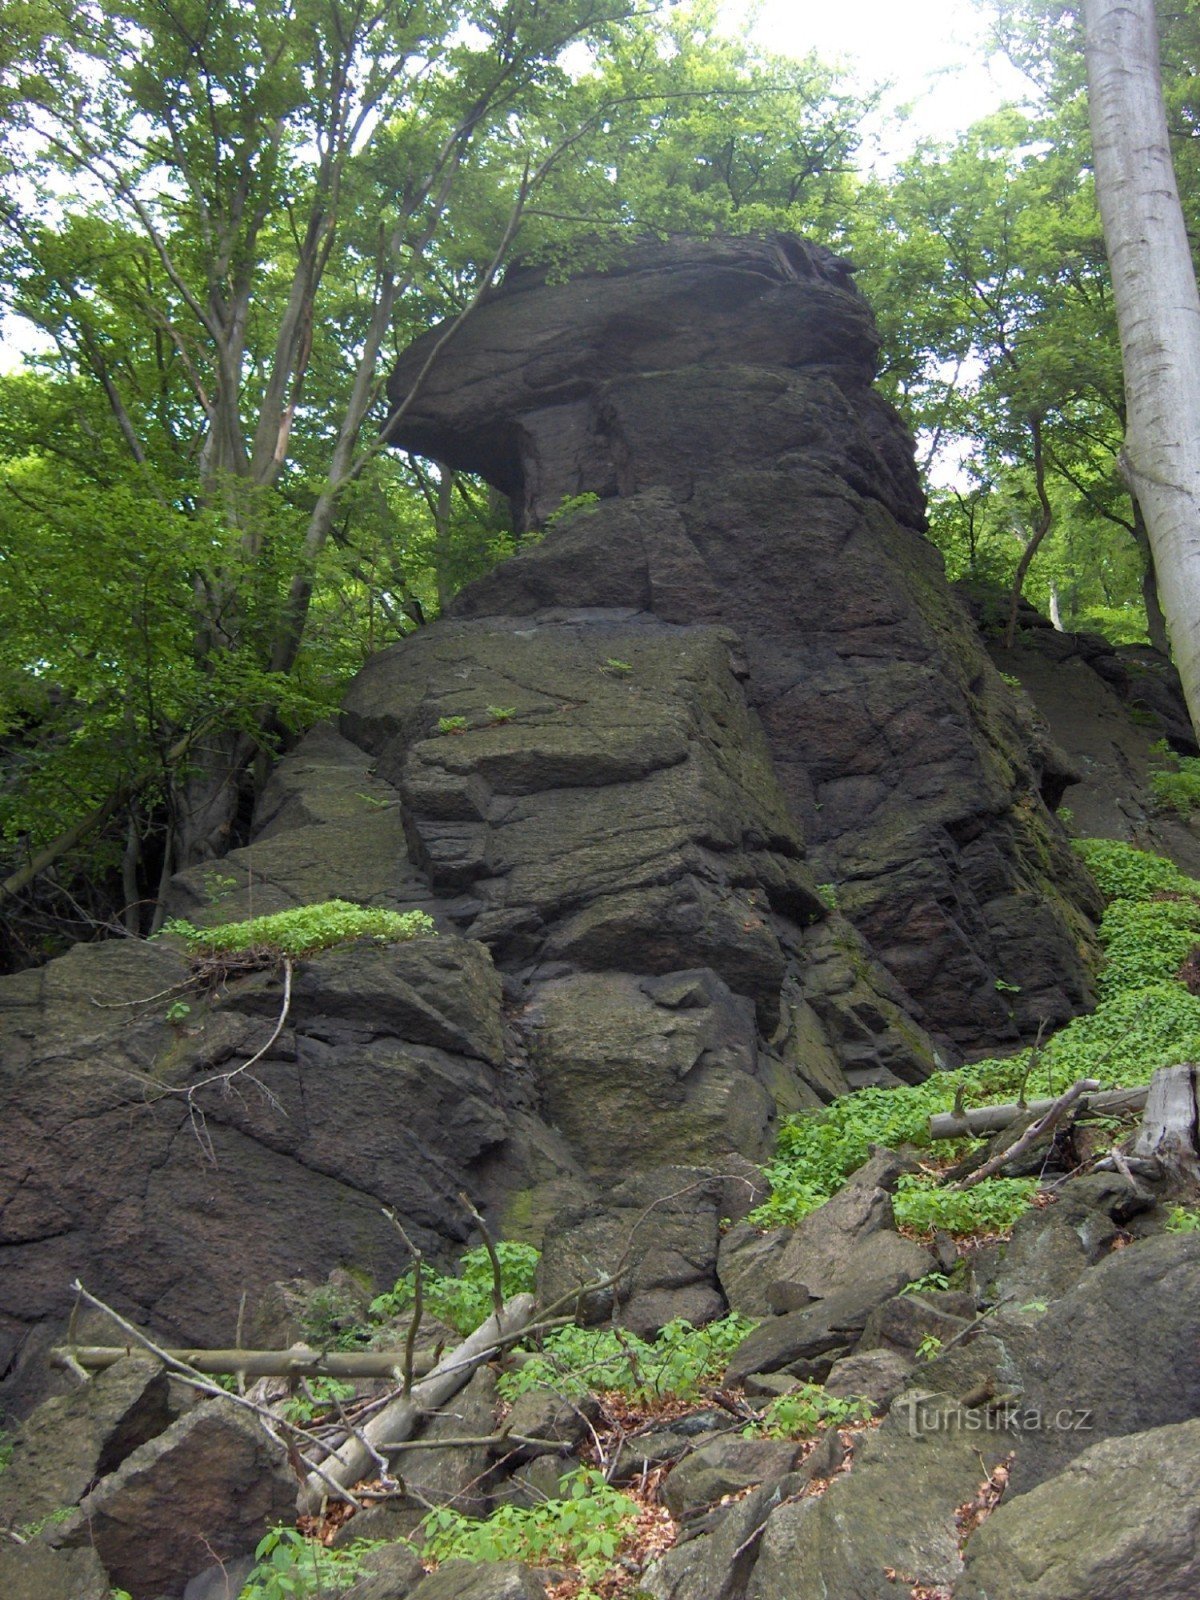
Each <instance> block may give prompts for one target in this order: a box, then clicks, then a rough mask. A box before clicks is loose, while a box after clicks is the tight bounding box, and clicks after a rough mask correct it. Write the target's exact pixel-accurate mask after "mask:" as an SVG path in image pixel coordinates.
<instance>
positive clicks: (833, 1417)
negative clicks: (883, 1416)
mask: <svg viewBox="0 0 1200 1600" xmlns="http://www.w3.org/2000/svg"><path fill="white" fill-rule="evenodd" d="M874 1413H875V1407H874V1406H873V1405H872V1403H871V1401H870V1400H868V1399H867V1398H866V1397H865V1396H864V1395H845V1396H842V1395H835V1394H830V1393H829V1391H828V1390H827V1389H825V1388H823V1387H822V1385H821V1384H819V1383H802V1384H801V1385H800V1387H799V1388H798V1389H794V1390H793V1391H792V1393H791V1394H781V1395H780V1396H779V1398H778V1399H776V1400H772V1401H771V1403H770V1405H769V1406H768V1407H767V1409H766V1410H765V1411H764V1412H763V1415H762V1418H761V1419H760V1421H758V1422H755V1423H751V1425H750V1426H749V1427H748V1428H744V1429H743V1430H742V1432H743V1437H745V1438H747V1439H756V1438H758V1439H811V1438H812V1436H813V1434H814V1433H820V1432H821V1430H822V1429H824V1428H842V1427H847V1426H849V1425H851V1424H853V1423H856V1422H867V1421H869V1420H870V1418H871V1417H872V1416H873V1415H874Z"/></svg>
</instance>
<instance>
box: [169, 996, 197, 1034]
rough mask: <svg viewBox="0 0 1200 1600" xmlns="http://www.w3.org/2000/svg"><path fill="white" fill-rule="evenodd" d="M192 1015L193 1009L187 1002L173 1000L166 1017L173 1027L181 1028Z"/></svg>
mask: <svg viewBox="0 0 1200 1600" xmlns="http://www.w3.org/2000/svg"><path fill="white" fill-rule="evenodd" d="M191 1014H192V1008H191V1006H190V1005H188V1003H187V1001H186V1000H172V1001H171V1004H170V1005H169V1006H168V1007H167V1009H166V1012H165V1013H164V1015H165V1016H166V1019H167V1021H168V1022H169V1023H170V1024H171V1026H172V1027H174V1028H177V1027H180V1026H181V1025H182V1024H183V1023H185V1022H186V1021H187V1019H188V1018H189V1017H190V1016H191Z"/></svg>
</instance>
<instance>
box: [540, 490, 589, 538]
mask: <svg viewBox="0 0 1200 1600" xmlns="http://www.w3.org/2000/svg"><path fill="white" fill-rule="evenodd" d="M599 504H600V496H599V495H598V494H591V493H590V492H589V493H588V494H569V495H567V496H566V498H565V499H564V500H563V501H562V502H561V503H560V504H559V505H558V506H556V507H555V509H554V510H553V511H552V512H551V513H550V515H549V516H548V517H547V518H546V528H545V531H546V532H547V533H549V532H550V531H551V530H552V529H554V528H559V527H561V526H562V525H563V523H565V522H571V521H572V520H573V519H574V518H575V517H576V516H578V515H580V514H581V513H584V512H588V511H591V510H593V509H594V508H595V507H596V506H598V505H599Z"/></svg>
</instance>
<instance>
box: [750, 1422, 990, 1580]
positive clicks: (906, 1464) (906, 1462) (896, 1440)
mask: <svg viewBox="0 0 1200 1600" xmlns="http://www.w3.org/2000/svg"><path fill="white" fill-rule="evenodd" d="M920 1417H921V1421H920V1425H919V1426H917V1427H915V1428H913V1429H912V1431H910V1415H909V1413H908V1412H907V1411H906V1410H905V1409H904V1408H903V1401H901V1409H900V1411H899V1412H898V1411H897V1408H896V1407H895V1406H893V1408H892V1411H891V1413H890V1415H889V1416H888V1417H886V1418H885V1419H884V1422H883V1423H882V1425H881V1426H880V1428H879V1429H878V1430H877V1431H876V1432H867V1433H863V1434H860V1435H859V1436H858V1438H857V1439H856V1441H855V1446H854V1465H853V1468H852V1470H851V1471H850V1472H849V1473H846V1474H844V1475H842V1476H839V1477H837V1478H835V1479H834V1480H833V1482H832V1483H830V1485H829V1487H828V1489H827V1490H826V1491H825V1493H824V1494H823V1495H822V1496H820V1497H819V1498H817V1499H801V1500H798V1501H794V1502H792V1503H791V1504H784V1505H780V1506H779V1507H778V1509H777V1510H775V1511H773V1512H772V1514H771V1515H770V1517H769V1518H768V1521H767V1524H766V1528H765V1530H764V1532H763V1535H762V1539H761V1541H760V1543H759V1548H758V1559H757V1561H756V1562H755V1565H754V1570H753V1572H752V1573H751V1575H750V1578H749V1581H748V1584H747V1587H746V1590H745V1595H746V1600H829V1597H830V1596H834V1595H836V1596H837V1600H896V1596H897V1594H898V1593H902V1594H903V1593H907V1592H908V1590H910V1589H912V1588H913V1587H915V1586H916V1585H918V1584H923V1585H928V1586H930V1587H932V1586H936V1585H938V1584H944V1585H947V1586H949V1585H952V1584H953V1583H954V1582H955V1580H956V1579H957V1577H958V1575H959V1573H960V1572H961V1570H962V1561H961V1558H960V1555H959V1549H958V1528H957V1526H956V1523H955V1511H956V1509H957V1508H958V1507H959V1506H960V1505H962V1504H964V1503H965V1502H966V1501H968V1500H971V1499H972V1498H973V1497H974V1496H975V1494H976V1492H977V1490H978V1488H979V1485H980V1483H981V1481H982V1480H983V1479H984V1478H985V1476H986V1475H987V1474H988V1473H990V1472H991V1471H992V1470H993V1468H994V1467H995V1466H996V1465H998V1464H999V1462H1000V1461H1001V1460H1002V1459H1003V1458H1004V1455H1005V1453H1006V1451H1007V1449H1008V1448H1009V1446H1008V1443H1007V1441H1006V1440H1004V1438H1003V1436H999V1438H998V1437H997V1435H995V1434H992V1435H988V1434H986V1433H982V1432H968V1431H967V1417H966V1414H965V1413H964V1412H962V1411H961V1410H960V1408H959V1407H957V1406H955V1405H954V1404H953V1402H951V1401H948V1400H946V1399H945V1397H938V1396H927V1397H925V1403H924V1409H923V1411H922V1412H921V1413H920ZM889 1574H890V1576H889ZM899 1585H903V1586H904V1587H898V1586H899Z"/></svg>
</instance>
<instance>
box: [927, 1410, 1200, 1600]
mask: <svg viewBox="0 0 1200 1600" xmlns="http://www.w3.org/2000/svg"><path fill="white" fill-rule="evenodd" d="M1198 1482H1200V1420H1197V1421H1194V1422H1181V1423H1178V1424H1176V1425H1175V1426H1173V1427H1165V1428H1152V1429H1150V1430H1149V1431H1148V1432H1146V1433H1135V1434H1132V1435H1127V1436H1126V1437H1124V1438H1120V1439H1104V1440H1101V1442H1100V1443H1099V1444H1095V1445H1092V1446H1091V1447H1090V1448H1089V1449H1087V1450H1085V1451H1084V1452H1083V1453H1082V1455H1079V1456H1076V1458H1075V1460H1074V1461H1072V1462H1071V1464H1070V1466H1069V1467H1067V1469H1066V1470H1065V1471H1064V1472H1061V1473H1059V1475H1058V1476H1057V1477H1055V1478H1050V1479H1048V1480H1047V1481H1046V1482H1045V1483H1043V1484H1040V1485H1039V1486H1038V1487H1037V1488H1036V1489H1031V1490H1030V1491H1029V1493H1028V1494H1021V1495H1018V1496H1017V1497H1016V1498H1015V1499H1014V1500H1010V1501H1009V1502H1008V1503H1007V1504H1005V1505H1002V1506H1001V1507H1000V1509H999V1510H998V1511H996V1512H995V1513H994V1514H993V1515H992V1516H991V1517H989V1518H988V1520H987V1521H986V1522H985V1523H984V1524H983V1525H982V1527H981V1528H980V1529H979V1530H978V1532H977V1533H975V1534H974V1535H973V1537H972V1538H971V1541H970V1544H969V1545H968V1547H967V1561H966V1572H965V1574H964V1576H963V1579H962V1581H961V1583H960V1584H959V1585H958V1587H957V1588H956V1589H955V1591H954V1593H955V1596H956V1600H1044V1597H1045V1596H1048V1595H1053V1596H1054V1600H1097V1597H1098V1596H1100V1595H1103V1597H1104V1600H1192V1597H1193V1596H1194V1595H1196V1594H1197V1593H1198V1592H1200V1500H1198V1499H1197V1496H1196V1484H1197V1483H1198Z"/></svg>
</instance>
